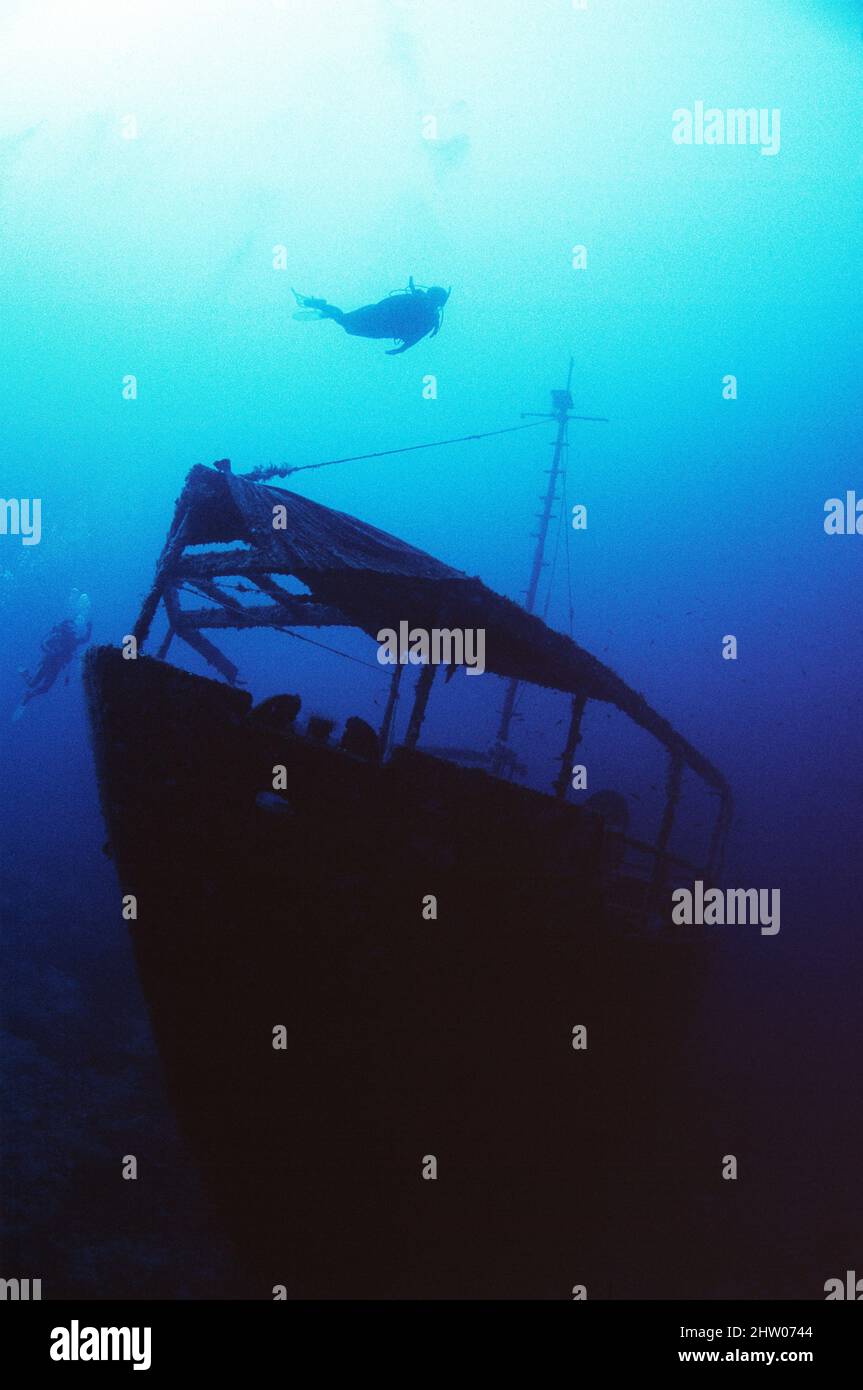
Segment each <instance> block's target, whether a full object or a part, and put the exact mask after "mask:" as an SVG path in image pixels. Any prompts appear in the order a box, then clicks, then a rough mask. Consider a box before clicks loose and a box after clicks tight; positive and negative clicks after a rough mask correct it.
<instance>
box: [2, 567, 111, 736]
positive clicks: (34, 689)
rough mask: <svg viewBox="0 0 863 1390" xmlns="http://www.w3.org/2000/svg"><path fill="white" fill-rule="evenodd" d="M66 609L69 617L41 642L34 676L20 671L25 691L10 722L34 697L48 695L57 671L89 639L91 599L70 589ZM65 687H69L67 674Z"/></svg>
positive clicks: (66, 664)
mask: <svg viewBox="0 0 863 1390" xmlns="http://www.w3.org/2000/svg"><path fill="white" fill-rule="evenodd" d="M69 609H70V612H71V614H72V616H71V617H70V618H64V619H63V621H62V622H60V623H55V625H54V627H52V629H51V631H50V632H49V633H48V636H47V637H46V638H45V639H44V640H43V642H42V660H41V661H40V662H39V665H38V666H37V668H36V671H35V673H34V674H33V675H32V676H31V675H30V674H29V673H28V672H27V671H22V672H21V674H22V675H23V676H24V677H25V679H26V681H27V689H26V690H25V691H24V694H23V695H22V696H21V699H20V700H19V702H18V706H17V708H16V710H15V713H14V714H13V715H12V720H13V723H14V722H17V720H19V719H20V718H21V715H22V714H23V713H24V709H25V707H26V706H27V705H28V704H29V703H30V701H31V700H35V698H36V696H37V695H45V694H47V692H48V691H49V690H50V689H51V686H52V685H53V684H54V682H55V681H56V679H57V677H58V676H59V674H60V672H61V671H62V670H64V669H65V667H67V666H68V665H69V662H70V661H71V660H72V658H73V656H74V655H75V653H76V651H77V650H78V648H79V647H81V646H86V644H87V643H88V642H89V640H90V634H91V632H92V630H93V625H92V623H91V622H90V600H89V598H88V597H87V595H86V594H82V593H79V591H78V590H77V589H73V590H72V593H71V595H70V598H69ZM66 684H67V685H68V684H69V673H68V672H67V673H66Z"/></svg>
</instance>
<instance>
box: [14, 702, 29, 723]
mask: <svg viewBox="0 0 863 1390" xmlns="http://www.w3.org/2000/svg"><path fill="white" fill-rule="evenodd" d="M26 708H27V706H26V705H16V706H15V710H14V713H13V715H12V723H13V724H17V723H18V720H19V719H20V718H21V716H22V714H23V713H24V711H25V709H26Z"/></svg>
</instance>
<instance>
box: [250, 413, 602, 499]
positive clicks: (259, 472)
mask: <svg viewBox="0 0 863 1390" xmlns="http://www.w3.org/2000/svg"><path fill="white" fill-rule="evenodd" d="M603 418H604V417H602V416H599V415H571V416H570V419H571V420H601V419H603ZM545 419H546V417H545V416H543V417H542V419H540V420H531V422H530V423H529V424H527V425H510V426H509V427H508V428H507V429H503V430H486V432H485V433H484V434H460V435H458V436H457V437H456V438H455V439H435V440H432V441H431V443H429V444H407V445H405V446H404V447H402V448H400V449H378V450H377V452H376V453H374V454H350V455H349V456H348V457H347V458H341V459H324V460H323V462H322V463H301V464H296V465H293V466H292V465H291V464H288V463H283V464H274V465H272V466H263V465H262V466H261V467H260V468H253V469H252V471H251V473H241V474H240V475H239V476H240V477H242V478H245V479H247V481H248V482H251V483H265V482H266V481H267V480H268V479H269V478H287V477H290V475H291V474H292V473H307V472H308V471H309V470H310V469H312V468H331V467H332V465H333V464H334V463H358V462H359V461H360V460H361V459H381V458H386V457H387V456H388V455H390V454H412V453H415V452H416V450H417V449H441V448H443V447H444V445H446V444H466V443H469V442H471V441H473V440H475V439H493V438H494V437H495V436H496V435H500V434H515V433H516V432H517V431H518V430H532V429H536V428H537V427H538V426H539V425H542V424H544V423H545Z"/></svg>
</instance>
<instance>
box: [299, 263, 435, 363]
mask: <svg viewBox="0 0 863 1390" xmlns="http://www.w3.org/2000/svg"><path fill="white" fill-rule="evenodd" d="M292 293H293V296H294V298H295V299H296V301H297V303H298V304H299V305H300V309H299V311H298V312H297V313H295V314H294V318H295V319H301V320H304V319H333V320H334V321H335V322H336V323H338V324H341V326H342V328H343V329H344V330H345V332H346V333H350V334H351V336H352V337H355V338H393V339H394V340H395V341H396V342H398V343H400V344H401V346H400V347H396V348H390V349H388V351H387V357H398V356H399V354H400V353H402V352H407V350H408V348H410V347H413V346H414V344H415V343H418V342H419V341H420V339H421V338H425V337H426V336H428V337H430V338H433V337H434V336H435V334H437V333H439V332H440V326H441V321H442V318H443V309H444V305H445V304H446V302H447V300H448V299H449V297H450V293H451V290H445V289H442V288H441V286H440V285H428V286H423V285H415V284H414V279H413V276H411V278H410V280H409V281H408V285H407V289H405V290H396V291H394V292H393V293H392V294H389V295H387V297H386V299H381V300H379V301H378V303H377V304H364V305H363V306H362V308H361V309H352V310H351V311H350V312H349V313H345V312H344V311H343V310H342V309H337V308H336V306H335V305H334V304H328V303H327V301H326V300H325V299H314V298H312V296H311V295H307V294H297V291H296V290H293V291H292Z"/></svg>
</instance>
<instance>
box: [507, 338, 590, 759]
mask: <svg viewBox="0 0 863 1390" xmlns="http://www.w3.org/2000/svg"><path fill="white" fill-rule="evenodd" d="M572 365H573V364H572V358H571V357H570V359H569V371H568V373H567V377H566V388H565V389H564V390H563V391H552V393H551V405H552V409H551V412H550V413H547V412H541V413H536V412H533V411H530V412H526V413H524V414H523V416H522V418H523V419H536V420H556V421H557V436H556V438H555V441H554V454H553V455H552V460H551V468H549V469H547V470H546V471H547V473H548V487H547V488H546V491H545V497H544V498H543V504H542V511H541V512H540V514H539V530H538V531H537V532H536V533H535V535H536V549H535V551H534V554H533V563H532V565H531V567H530V579H529V580H528V585H527V593H526V595H525V601H524V607H525V608H526V609H527V611H528V613H532V612H533V610H534V606H535V604H536V596H537V593H538V591H539V581H540V578H541V576H542V571H543V569H544V568H545V565H546V560H545V548H546V544H547V542H548V530H549V526H550V525H551V521H552V512H553V510H554V504H555V502H556V501H557V485H558V481H559V479H560V476H561V473H562V472H563V468H562V462H563V457H564V451H565V450H566V448H567V446H568V439H567V431H568V427H569V422H570V420H603V422H605V421H604V417H602V416H597V415H572V414H570V411H571V409H572V405H573V400H572V395H571V393H570V386H571V385H572ZM519 684H520V682H519V681H517V680H511V681H509V683H508V685H507V689H506V697H505V699H504V702H503V709H502V710H501V716H500V725H499V727H498V731H497V738H496V740H495V745H494V752H493V758H492V771H493V772H495V773H496V774H497V775H498V776H499V775H500V774H501V772H502V771H503V768H504V767H505V765H506V763H507V761H508V746H507V745H508V743H509V730H510V725H511V724H512V717H513V711H514V709H515V700H516V695H517V694H518V687H519Z"/></svg>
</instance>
